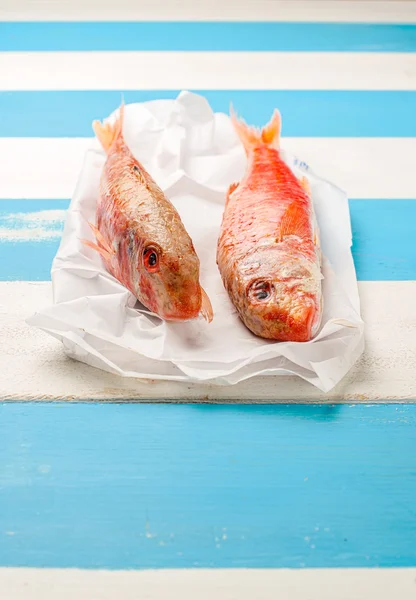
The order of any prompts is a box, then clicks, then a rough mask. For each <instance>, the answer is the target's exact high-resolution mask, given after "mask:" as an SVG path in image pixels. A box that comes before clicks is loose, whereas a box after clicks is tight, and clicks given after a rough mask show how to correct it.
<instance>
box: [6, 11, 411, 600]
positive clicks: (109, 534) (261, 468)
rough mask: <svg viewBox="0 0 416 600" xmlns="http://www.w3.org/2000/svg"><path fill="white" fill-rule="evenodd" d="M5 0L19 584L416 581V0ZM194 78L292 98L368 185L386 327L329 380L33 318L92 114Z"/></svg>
mask: <svg viewBox="0 0 416 600" xmlns="http://www.w3.org/2000/svg"><path fill="white" fill-rule="evenodd" d="M6 5H7V6H6ZM0 20H1V22H0V88H1V92H0V116H1V121H0V399H1V400H2V401H3V403H2V404H1V405H0V597H1V598H5V599H6V598H7V599H8V598H13V600H15V599H16V600H23V599H25V600H26V599H29V598H30V599H34V600H38V599H41V598H42V599H45V600H52V598H53V599H55V598H57V597H59V598H60V599H63V600H66V599H68V600H69V599H70V598H71V599H72V598H75V597H81V598H86V599H88V600H93V599H94V600H95V599H97V600H98V599H99V600H113V599H114V600H116V599H117V600H118V599H119V598H123V600H130V599H133V598H134V599H142V598H143V599H144V598H149V599H151V600H162V599H165V598H184V599H185V600H188V599H189V600H191V599H192V600H193V599H194V598H195V599H198V600H199V599H201V600H205V598H206V599H207V600H208V599H212V598H216V599H219V600H231V598H239V599H242V600H251V599H252V598H256V600H257V599H264V600H271V599H272V598H273V599H275V598H279V599H280V598H282V599H286V598H287V599H292V598H293V599H296V600H306V599H312V600H315V599H316V600H326V599H328V600H338V599H343V600H344V599H345V600H346V599H348V600H358V599H360V600H361V599H362V600H364V599H367V598H377V599H378V600H386V599H387V598H393V597H394V598H399V599H400V600H410V599H413V598H415V597H416V583H415V581H416V568H415V567H416V514H415V501H416V477H415V474H416V407H415V405H414V403H413V402H414V399H415V398H416V300H415V299H416V283H415V281H416V243H415V239H416V225H415V223H416V203H415V198H416V183H415V165H416V116H415V115H416V3H415V2H412V1H408V2H401V1H389V2H379V1H376V0H373V1H360V2H359V1H348V2H347V1H343V0H338V1H332V2H324V1H315V0H312V1H307V2H305V1H303V2H299V1H293V2H279V1H277V0H275V1H273V0H258V1H257V2H255V1H254V0H242V1H240V2H235V1H234V0H232V1H223V2H219V1H215V2H208V1H205V0H204V1H202V0H200V1H199V2H198V3H192V2H190V0H187V1H185V0H180V2H177V3H174V2H168V0H158V1H155V2H148V3H146V2H144V1H142V2H128V1H127V0H122V1H119V2H117V3H111V4H110V3H109V2H108V3H106V2H100V3H95V2H94V1H93V0H84V1H83V2H80V1H79V0H77V1H76V2H71V3H69V2H68V3H64V2H57V3H54V4H53V5H52V4H51V3H49V2H41V1H39V2H38V3H34V2H29V1H28V0H19V1H15V2H13V3H11V2H9V3H7V2H3V3H1V4H0ZM181 89H190V90H194V91H198V92H199V93H202V94H203V95H205V96H206V97H207V98H208V99H209V101H210V103H211V105H212V106H213V108H214V110H219V111H225V112H227V111H228V106H229V102H230V100H232V101H233V103H234V104H235V105H236V106H238V107H239V111H240V112H241V113H242V114H244V116H245V117H246V119H247V120H248V121H250V122H254V123H256V124H258V125H261V124H263V123H264V122H265V121H267V119H268V117H269V115H270V113H271V111H272V109H273V108H274V107H275V106H277V107H279V108H280V109H281V111H282V113H283V117H284V132H283V134H284V145H285V147H286V148H287V149H289V150H291V151H293V152H296V153H297V154H298V155H300V156H302V158H304V159H305V160H306V161H308V162H309V163H310V164H311V166H312V167H313V168H314V169H315V170H316V171H317V172H318V173H319V174H320V175H323V176H325V177H327V178H328V179H329V180H331V181H333V182H335V183H337V184H338V185H339V186H340V187H342V188H344V189H345V190H346V191H347V192H348V195H349V198H350V210H351V220H352V228H353V236H354V240H353V248H352V251H353V255H354V260H355V265H356V270H357V277H358V280H359V291H360V298H361V302H362V316H363V318H364V321H365V323H366V349H365V352H364V355H363V356H362V358H361V359H360V360H359V362H358V363H357V364H356V365H355V366H354V368H353V369H352V370H351V372H350V373H349V374H348V375H347V376H346V377H345V378H344V380H343V381H342V382H341V383H340V384H339V385H338V386H337V387H336V388H335V389H334V390H333V391H332V392H330V393H329V394H323V393H321V392H319V391H318V390H317V389H315V388H313V387H312V386H310V385H308V384H306V383H304V382H302V381H300V380H296V379H293V378H263V379H259V380H257V379H253V380H250V381H247V382H244V384H238V385H236V386H230V387H223V388H218V387H215V386H209V385H207V386H199V385H198V386H196V385H188V384H173V383H171V382H166V383H160V382H159V383H156V382H149V383H144V382H138V381H135V380H130V379H121V378H117V377H115V376H112V375H109V374H107V373H104V372H101V371H98V370H94V369H91V368H89V367H87V366H85V365H83V364H80V363H75V362H73V361H71V360H70V359H68V358H67V357H66V356H65V355H64V353H63V350H62V347H61V345H60V344H59V343H58V342H57V341H56V340H54V339H53V338H51V337H49V336H47V335H46V334H43V333H42V332H39V331H37V330H34V329H30V328H29V327H28V326H27V325H26V324H25V321H24V320H25V318H26V317H28V316H29V315H30V314H32V313H33V312H35V311H36V310H37V309H38V308H40V307H42V306H45V304H48V303H49V302H50V301H51V284H50V268H51V263H52V259H53V257H54V255H55V253H56V251H57V248H58V245H59V240H60V237H61V233H62V229H63V223H64V220H65V214H66V209H67V207H68V204H69V199H70V197H71V194H72V192H73V188H74V185H75V182H76V179H77V176H78V173H79V169H80V166H81V162H82V160H83V154H84V151H85V149H86V148H87V147H88V145H89V143H90V138H91V128H90V127H91V121H92V119H94V118H102V117H105V116H106V115H108V114H109V113H110V112H111V111H112V110H114V108H115V107H116V106H117V104H118V102H119V99H120V92H121V91H123V92H124V94H125V98H126V101H127V102H130V101H142V100H148V99H153V98H172V97H175V96H176V94H177V92H178V91H179V90H181ZM285 115H286V119H285ZM178 402H180V403H181V405H177V403H178ZM208 402H209V404H206V403H208ZM160 403H162V404H160ZM166 403H167V404H166ZM73 569H77V570H75V571H74V570H73ZM154 569H162V571H161V572H159V571H154Z"/></svg>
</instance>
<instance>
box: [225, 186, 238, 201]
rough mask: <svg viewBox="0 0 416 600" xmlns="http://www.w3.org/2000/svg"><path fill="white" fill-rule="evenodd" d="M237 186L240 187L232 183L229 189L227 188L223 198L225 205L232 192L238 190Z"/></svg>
mask: <svg viewBox="0 0 416 600" xmlns="http://www.w3.org/2000/svg"><path fill="white" fill-rule="evenodd" d="M239 185H240V184H239V183H232V184H231V185H230V187H229V188H228V190H227V194H226V196H225V203H226V204H227V203H228V200H229V199H230V196H231V194H232V193H233V192H235V190H236V189H237V188H238V186H239Z"/></svg>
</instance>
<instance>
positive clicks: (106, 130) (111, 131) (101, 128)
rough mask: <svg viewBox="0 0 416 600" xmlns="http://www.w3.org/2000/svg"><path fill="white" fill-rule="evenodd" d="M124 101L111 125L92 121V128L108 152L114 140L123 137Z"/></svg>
mask: <svg viewBox="0 0 416 600" xmlns="http://www.w3.org/2000/svg"><path fill="white" fill-rule="evenodd" d="M123 121H124V99H123V100H122V102H121V105H120V110H119V114H118V116H117V117H116V120H115V121H114V123H113V124H110V123H101V122H100V121H94V122H93V124H92V128H93V130H94V133H95V135H96V136H97V138H98V140H99V141H100V143H101V145H102V147H103V148H104V150H105V151H106V152H107V154H108V152H109V150H110V148H111V146H112V145H113V144H114V142H115V141H116V140H118V139H119V138H121V137H122V136H123Z"/></svg>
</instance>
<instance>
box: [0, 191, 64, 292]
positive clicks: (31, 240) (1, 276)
mask: <svg viewBox="0 0 416 600" xmlns="http://www.w3.org/2000/svg"><path fill="white" fill-rule="evenodd" d="M68 205H69V200H53V201H51V200H0V281H49V280H50V278H51V266H52V260H53V257H54V256H55V254H56V252H57V251H58V248H59V244H60V241H61V236H62V232H63V227H64V219H65V212H66V209H67V208H68Z"/></svg>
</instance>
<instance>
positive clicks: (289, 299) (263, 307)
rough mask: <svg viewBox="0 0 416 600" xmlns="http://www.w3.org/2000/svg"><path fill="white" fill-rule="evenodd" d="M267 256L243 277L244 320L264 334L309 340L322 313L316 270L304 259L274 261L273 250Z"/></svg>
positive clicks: (258, 333) (278, 337)
mask: <svg viewBox="0 0 416 600" xmlns="http://www.w3.org/2000/svg"><path fill="white" fill-rule="evenodd" d="M257 258H258V257H257ZM270 258H271V260H268V257H267V256H262V257H261V260H260V261H258V262H257V265H258V268H257V269H255V270H254V271H253V270H252V272H251V274H250V277H249V278H246V281H245V296H244V301H245V306H244V308H243V310H244V313H243V320H244V321H245V322H246V325H247V326H248V327H249V329H251V330H252V331H253V332H254V333H256V334H257V335H260V336H261V337H264V338H268V339H273V340H279V341H294V342H307V341H310V340H311V339H312V338H313V337H314V336H315V335H316V333H317V331H318V329H319V326H320V321H321V314H322V295H321V276H320V273H319V270H318V272H317V267H316V264H313V263H310V261H306V260H305V261H300V260H293V259H289V260H288V259H286V260H282V261H279V262H278V263H276V253H274V255H273V256H272V257H270ZM240 312H241V311H240Z"/></svg>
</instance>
